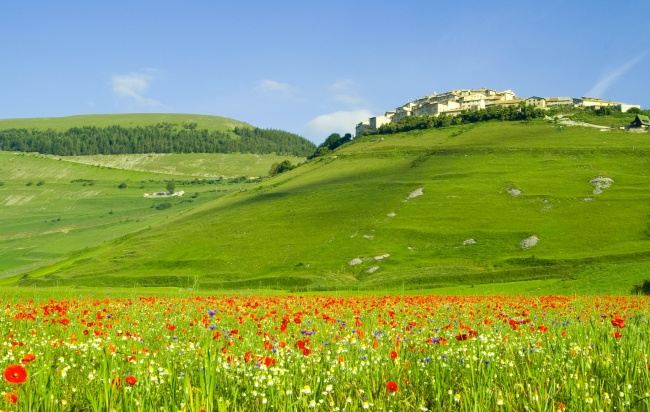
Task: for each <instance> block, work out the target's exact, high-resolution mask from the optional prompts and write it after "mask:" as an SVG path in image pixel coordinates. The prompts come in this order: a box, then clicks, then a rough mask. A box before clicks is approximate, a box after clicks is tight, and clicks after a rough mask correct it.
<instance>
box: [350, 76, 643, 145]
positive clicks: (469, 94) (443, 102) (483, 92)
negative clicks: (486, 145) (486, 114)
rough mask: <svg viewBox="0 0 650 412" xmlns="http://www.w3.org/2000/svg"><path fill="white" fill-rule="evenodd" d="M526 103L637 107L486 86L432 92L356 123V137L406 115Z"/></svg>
mask: <svg viewBox="0 0 650 412" xmlns="http://www.w3.org/2000/svg"><path fill="white" fill-rule="evenodd" d="M522 103H523V104H526V105H529V106H533V107H535V108H539V109H551V108H557V107H580V108H591V109H598V108H601V107H609V108H613V109H617V110H620V111H621V112H626V111H628V110H629V109H631V108H633V107H636V108H639V109H640V108H641V106H640V105H636V104H627V103H619V102H612V101H608V100H602V99H598V98H595V97H580V98H575V97H574V98H571V97H538V96H533V97H529V98H520V97H517V96H516V95H515V93H514V92H513V91H512V90H503V91H497V90H490V89H487V88H485V87H483V88H480V89H460V90H451V91H449V92H446V93H442V94H437V93H435V92H434V93H433V94H432V95H429V96H424V97H421V98H419V99H417V100H415V101H411V102H408V103H407V104H405V105H403V106H400V107H397V108H396V109H395V110H394V111H388V112H386V113H385V114H384V115H383V116H375V117H371V118H370V119H368V120H366V121H364V122H361V123H359V124H357V126H356V130H355V134H356V136H361V135H362V134H363V132H364V131H366V130H368V131H371V132H376V131H377V129H378V128H379V127H381V126H382V125H384V124H387V123H391V122H395V123H397V122H399V121H400V120H402V119H404V118H405V117H408V116H438V115H439V114H441V113H445V114H447V115H457V114H460V113H461V112H463V111H464V110H479V109H485V108H488V107H490V106H501V107H504V106H518V105H520V104H522Z"/></svg>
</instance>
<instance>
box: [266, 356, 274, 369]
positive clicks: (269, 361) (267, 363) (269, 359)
mask: <svg viewBox="0 0 650 412" xmlns="http://www.w3.org/2000/svg"><path fill="white" fill-rule="evenodd" d="M264 365H266V367H267V368H268V367H269V366H271V365H275V359H273V358H268V357H265V358H264Z"/></svg>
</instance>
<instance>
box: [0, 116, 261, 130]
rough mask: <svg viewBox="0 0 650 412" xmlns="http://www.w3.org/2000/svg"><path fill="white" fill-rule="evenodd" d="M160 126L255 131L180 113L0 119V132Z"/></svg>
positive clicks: (232, 122)
mask: <svg viewBox="0 0 650 412" xmlns="http://www.w3.org/2000/svg"><path fill="white" fill-rule="evenodd" d="M159 123H170V124H178V125H181V124H183V123H196V124H197V125H198V127H199V128H201V129H207V130H216V131H221V132H227V131H229V130H232V129H234V128H235V127H253V126H251V125H250V124H248V123H246V122H242V121H239V120H234V119H229V118H227V117H220V116H207V115H199V114H177V113H126V114H91V115H80V116H66V117H43V118H24V119H0V130H6V129H37V130H47V129H53V130H59V131H63V130H67V129H70V128H73V127H84V126H95V127H107V126H122V127H136V126H151V125H155V124H159Z"/></svg>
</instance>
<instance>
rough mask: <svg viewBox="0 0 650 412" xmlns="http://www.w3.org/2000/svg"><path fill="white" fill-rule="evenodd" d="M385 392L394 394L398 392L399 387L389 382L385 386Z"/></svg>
mask: <svg viewBox="0 0 650 412" xmlns="http://www.w3.org/2000/svg"><path fill="white" fill-rule="evenodd" d="M386 390H388V392H390V393H395V392H397V391H398V390H399V387H398V386H397V383H395V382H393V381H390V382H388V383H387V384H386Z"/></svg>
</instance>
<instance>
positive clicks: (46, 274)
mask: <svg viewBox="0 0 650 412" xmlns="http://www.w3.org/2000/svg"><path fill="white" fill-rule="evenodd" d="M649 154H650V138H648V135H647V134H638V133H628V132H623V131H619V130H612V131H608V132H601V131H598V130H595V129H591V128H582V127H559V126H556V125H554V124H551V123H548V122H544V121H534V122H528V123H518V122H516V123H515V122H512V123H499V122H497V123H482V124H475V125H464V126H455V127H449V128H442V129H435V130H426V131H412V132H408V133H401V134H395V135H385V136H368V137H365V138H362V139H359V140H356V141H353V142H351V143H349V144H346V145H344V146H343V147H341V148H340V149H338V150H337V151H335V152H334V153H333V154H332V155H331V156H327V157H325V158H319V159H315V160H313V161H311V162H309V163H307V164H305V165H303V166H301V167H299V168H297V169H294V170H292V171H290V172H287V173H284V174H281V175H279V176H277V177H275V178H273V179H270V180H267V181H265V182H263V183H260V184H258V185H257V186H255V187H253V186H249V187H248V189H247V190H245V191H237V192H236V193H229V194H227V195H226V196H224V197H221V198H219V199H216V200H214V201H210V202H206V203H204V204H202V205H200V206H197V207H196V208H194V209H193V210H192V211H191V212H188V213H184V214H182V215H179V214H176V215H175V216H174V217H173V218H172V217H170V219H169V220H167V221H165V222H164V223H161V224H152V225H151V227H148V228H147V229H146V230H143V231H141V232H139V233H137V234H134V235H131V236H127V237H125V238H122V239H120V240H119V241H115V242H112V243H110V244H109V243H106V244H104V245H102V246H101V247H98V248H96V249H92V250H88V251H86V252H84V253H80V254H79V255H77V256H74V257H71V258H70V259H69V260H67V261H65V262H62V263H59V264H57V265H56V266H52V267H49V268H43V269H40V270H36V271H33V272H32V273H30V274H29V275H26V276H24V277H23V278H22V279H20V280H18V281H17V284H18V285H23V286H31V285H56V284H58V285H82V286H83V285H86V286H92V287H97V286H124V287H131V286H176V287H178V286H181V287H188V286H195V287H196V286H198V287H199V288H204V289H206V288H221V289H241V288H272V289H281V290H294V291H296V290H318V289H324V290H334V289H351V290H384V289H396V288H400V289H405V290H407V289H417V290H422V289H425V288H439V289H438V290H440V291H450V290H452V291H454V293H457V292H459V291H461V292H462V291H464V293H467V292H470V291H476V292H481V291H483V292H488V293H495V292H498V293H525V292H530V291H533V292H536V293H608V292H609V293H628V291H629V290H630V288H631V286H632V285H633V284H635V283H639V282H640V280H642V279H645V278H648V277H650V275H648V269H650V184H649V183H650V174H649V172H648V171H650V160H649V159H650V157H649V156H648V155H649ZM609 179H611V180H609ZM598 182H601V183H609V187H605V186H607V184H605V185H604V186H602V185H601V186H600V189H599V190H597V187H596V186H597V185H599V183H598ZM534 238H537V239H538V242H537V244H536V245H532V244H533V243H534V242H532V239H534ZM527 239H528V240H527ZM526 242H528V245H529V247H526V248H524V247H522V244H526ZM512 282H514V283H512ZM449 287H452V288H454V289H445V288H449Z"/></svg>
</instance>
